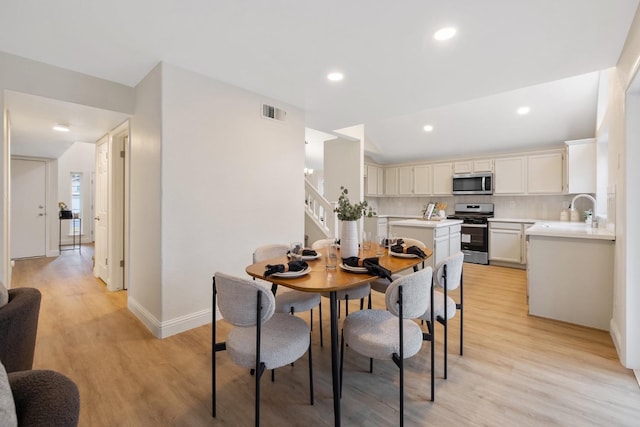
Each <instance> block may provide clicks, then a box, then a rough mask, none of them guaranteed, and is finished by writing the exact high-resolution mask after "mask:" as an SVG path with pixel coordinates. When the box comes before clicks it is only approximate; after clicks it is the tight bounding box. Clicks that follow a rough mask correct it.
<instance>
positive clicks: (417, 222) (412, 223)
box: [389, 219, 462, 228]
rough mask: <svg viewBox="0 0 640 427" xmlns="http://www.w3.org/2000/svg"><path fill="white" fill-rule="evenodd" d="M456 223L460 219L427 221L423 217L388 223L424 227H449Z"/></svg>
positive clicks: (460, 221)
mask: <svg viewBox="0 0 640 427" xmlns="http://www.w3.org/2000/svg"><path fill="white" fill-rule="evenodd" d="M456 224H462V220H461V219H441V220H440V221H427V220H423V219H404V220H400V221H392V222H390V223H389V225H399V226H403V227H424V228H438V227H450V226H452V225H456Z"/></svg>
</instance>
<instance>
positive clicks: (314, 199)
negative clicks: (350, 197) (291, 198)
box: [304, 178, 338, 237]
mask: <svg viewBox="0 0 640 427" xmlns="http://www.w3.org/2000/svg"><path fill="white" fill-rule="evenodd" d="M304 181H305V182H304V204H305V210H306V212H307V214H309V216H310V217H311V218H312V219H313V221H314V222H315V223H316V225H318V227H320V228H321V229H322V230H323V231H324V232H325V234H326V235H327V237H337V236H338V234H337V233H338V215H337V214H336V213H335V212H334V211H333V209H334V208H335V207H336V205H337V202H336V203H331V202H330V201H328V200H327V199H325V198H324V196H323V195H322V194H320V193H318V190H316V188H315V187H314V186H313V184H311V183H310V182H309V180H308V179H306V178H305V180H304Z"/></svg>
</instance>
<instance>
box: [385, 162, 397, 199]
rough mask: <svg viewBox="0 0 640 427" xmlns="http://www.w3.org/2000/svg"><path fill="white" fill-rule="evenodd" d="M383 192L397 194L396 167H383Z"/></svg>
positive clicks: (386, 194) (390, 194)
mask: <svg viewBox="0 0 640 427" xmlns="http://www.w3.org/2000/svg"><path fill="white" fill-rule="evenodd" d="M384 194H385V196H397V195H398V168H397V167H392V168H385V169H384Z"/></svg>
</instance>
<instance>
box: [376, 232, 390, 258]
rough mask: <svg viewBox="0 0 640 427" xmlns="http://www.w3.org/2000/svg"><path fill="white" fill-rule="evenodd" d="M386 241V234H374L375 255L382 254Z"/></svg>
mask: <svg viewBox="0 0 640 427" xmlns="http://www.w3.org/2000/svg"><path fill="white" fill-rule="evenodd" d="M386 241H387V236H383V235H379V236H376V242H375V244H376V248H375V249H376V256H383V255H384V247H385V244H386Z"/></svg>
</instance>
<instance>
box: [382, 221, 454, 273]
mask: <svg viewBox="0 0 640 427" xmlns="http://www.w3.org/2000/svg"><path fill="white" fill-rule="evenodd" d="M389 229H390V231H391V232H393V233H396V234H397V235H398V237H410V238H412V239H416V240H419V241H421V242H422V243H424V244H425V246H426V247H427V248H428V249H431V250H432V251H433V255H432V256H430V257H429V258H427V260H426V262H425V265H429V266H431V267H433V266H434V265H435V264H437V263H438V262H440V261H442V260H443V259H445V258H446V257H448V256H450V255H453V254H455V253H457V252H460V224H447V223H445V222H443V223H442V224H439V226H437V227H435V226H433V225H432V226H428V225H427V224H425V221H419V220H406V221H397V222H395V221H392V222H391V223H390V225H389Z"/></svg>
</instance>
